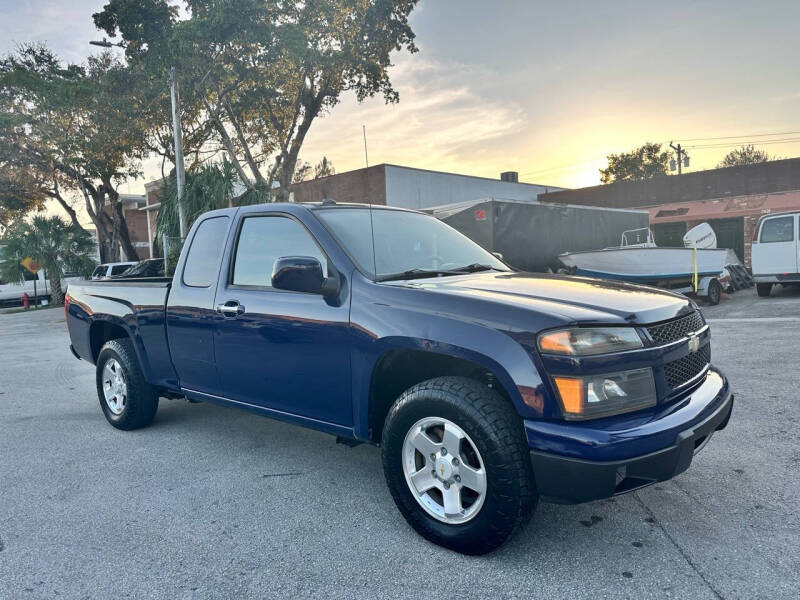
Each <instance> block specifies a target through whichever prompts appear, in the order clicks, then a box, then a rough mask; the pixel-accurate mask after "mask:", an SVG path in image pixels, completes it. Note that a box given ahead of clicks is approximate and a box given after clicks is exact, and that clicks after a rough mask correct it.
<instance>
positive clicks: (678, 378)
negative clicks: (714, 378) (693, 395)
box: [664, 345, 711, 389]
mask: <svg viewBox="0 0 800 600" xmlns="http://www.w3.org/2000/svg"><path fill="white" fill-rule="evenodd" d="M710 362H711V346H709V345H705V346H703V347H702V348H700V349H699V350H698V351H697V352H692V353H691V354H687V355H686V356H684V357H683V358H679V359H678V360H673V361H672V362H670V363H667V364H665V365H664V377H665V378H666V380H667V385H669V387H670V389H674V388H677V387H680V386H682V385H683V384H684V383H686V382H687V381H690V380H692V379H694V378H695V377H697V376H698V375H699V374H700V373H702V372H703V369H705V368H706V367H707V366H708V363H710Z"/></svg>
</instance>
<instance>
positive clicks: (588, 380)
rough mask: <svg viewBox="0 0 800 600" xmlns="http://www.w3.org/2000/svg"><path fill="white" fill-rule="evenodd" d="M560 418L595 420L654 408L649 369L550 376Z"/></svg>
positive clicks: (653, 389)
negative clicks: (586, 375)
mask: <svg viewBox="0 0 800 600" xmlns="http://www.w3.org/2000/svg"><path fill="white" fill-rule="evenodd" d="M553 382H554V383H555V385H556V389H557V390H558V395H559V397H560V398H561V407H562V409H563V411H564V418H565V419H569V420H583V419H597V418H599V417H607V416H610V415H616V414H619V413H625V412H631V411H634V410H640V409H642V408H648V407H650V406H655V405H656V384H655V381H654V380H653V370H652V369H650V368H647V369H634V370H633V371H623V372H621V373H609V374H607V375H590V376H588V377H561V376H558V375H556V376H554V377H553Z"/></svg>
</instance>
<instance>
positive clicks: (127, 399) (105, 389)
mask: <svg viewBox="0 0 800 600" xmlns="http://www.w3.org/2000/svg"><path fill="white" fill-rule="evenodd" d="M96 381H97V396H98V398H99V400H100V408H102V410H103V414H104V415H105V417H106V420H108V422H109V423H111V425H113V426H114V427H116V428H117V429H124V430H130V429H138V428H139V427H144V426H145V425H149V424H150V422H151V421H152V420H153V417H154V416H155V414H156V410H157V409H158V392H157V391H156V389H155V388H154V387H153V386H152V385H150V384H149V383H147V381H145V378H144V375H143V374H142V369H141V367H140V366H139V360H138V358H137V357H136V352H135V351H134V349H133V344H132V343H131V341H130V340H127V339H116V340H110V341H109V342H106V344H105V345H104V346H103V348H102V349H101V350H100V354H99V355H98V357H97V375H96Z"/></svg>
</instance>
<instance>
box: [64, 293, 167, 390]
mask: <svg viewBox="0 0 800 600" xmlns="http://www.w3.org/2000/svg"><path fill="white" fill-rule="evenodd" d="M171 286H172V278H171V277H151V278H131V279H124V280H121V279H105V280H98V281H80V282H75V283H70V284H69V286H68V287H67V302H68V308H67V322H68V325H69V329H70V334H71V338H72V347H73V350H74V352H75V354H77V355H78V356H79V357H80V358H82V359H83V360H86V361H88V362H90V363H94V362H95V361H96V359H97V353H98V352H99V350H100V346H101V344H100V343H99V340H101V339H102V334H103V333H104V332H107V331H108V330H109V329H112V328H118V329H117V330H118V331H124V332H125V333H126V334H128V335H129V336H130V337H131V339H132V340H133V341H134V344H135V347H136V352H137V354H138V356H139V360H140V361H141V364H142V368H143V370H144V371H145V373H146V374H147V376H148V380H149V381H152V382H157V383H163V384H166V386H167V387H172V386H171V385H170V384H172V383H174V382H176V381H177V377H176V375H175V370H174V369H173V366H172V361H171V358H170V355H169V348H168V344H167V330H166V303H167V298H168V297H169V290H170V287H171Z"/></svg>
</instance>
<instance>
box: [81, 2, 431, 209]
mask: <svg viewBox="0 0 800 600" xmlns="http://www.w3.org/2000/svg"><path fill="white" fill-rule="evenodd" d="M416 3H417V0H309V1H306V2H284V1H279V0H267V1H265V0H239V1H237V2H230V1H228V0H185V2H183V5H184V9H185V10H184V11H183V12H184V14H185V15H188V16H187V18H183V19H179V18H178V13H177V12H176V11H175V8H176V6H175V5H174V4H173V3H170V2H168V1H167V0H144V1H141V0H111V2H109V3H108V4H107V5H106V6H105V7H104V9H103V11H101V12H99V13H96V14H95V15H94V20H95V24H96V25H97V26H98V27H99V28H101V29H103V30H104V31H105V32H106V33H107V34H108V35H110V36H112V37H115V36H120V37H121V38H122V40H123V42H124V43H125V46H126V55H127V57H128V60H129V62H130V64H131V65H133V68H137V69H142V70H144V71H147V72H149V73H151V75H152V76H153V77H162V76H163V75H164V74H165V72H166V71H165V69H166V68H167V67H168V66H170V65H174V66H176V68H177V72H178V74H179V77H180V87H181V101H182V109H183V110H185V111H187V112H188V113H189V114H190V115H196V114H202V115H203V117H204V118H205V119H206V122H207V123H208V125H209V127H210V129H211V130H212V131H213V136H212V137H210V138H209V139H208V140H207V142H208V143H209V144H212V145H215V146H216V147H219V148H222V149H224V151H225V152H226V153H227V155H228V158H229V160H230V161H231V164H232V165H233V167H234V169H235V170H236V173H237V176H238V177H239V179H240V180H241V181H242V183H243V184H244V185H245V186H246V187H247V188H250V189H256V188H259V187H260V188H262V189H270V188H271V184H272V182H273V181H275V180H278V181H279V182H280V184H281V194H282V195H284V196H285V195H287V194H288V187H289V184H290V183H291V180H292V175H293V173H294V170H295V165H296V163H297V157H298V154H299V151H300V148H301V146H302V143H303V141H304V139H305V136H306V134H307V132H308V129H309V128H310V126H311V123H312V122H313V120H314V119H315V118H316V117H317V116H319V115H320V114H321V113H322V112H324V111H325V110H328V109H330V108H331V107H333V106H334V105H335V104H336V103H337V102H338V101H339V98H340V96H341V94H342V93H344V92H346V91H352V92H354V93H355V95H356V97H357V98H358V99H359V100H363V99H365V98H367V97H370V96H374V95H376V94H382V95H383V96H384V98H385V100H386V101H387V102H396V101H397V100H398V94H397V91H396V90H395V89H394V88H393V87H392V85H391V82H390V79H389V74H388V68H389V67H390V66H391V61H390V54H391V53H392V52H393V51H397V50H402V49H407V50H408V51H410V52H415V51H416V46H415V45H414V33H413V32H412V30H411V28H410V26H409V24H408V15H409V13H410V12H411V10H412V9H413V8H414V6H415V5H416Z"/></svg>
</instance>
